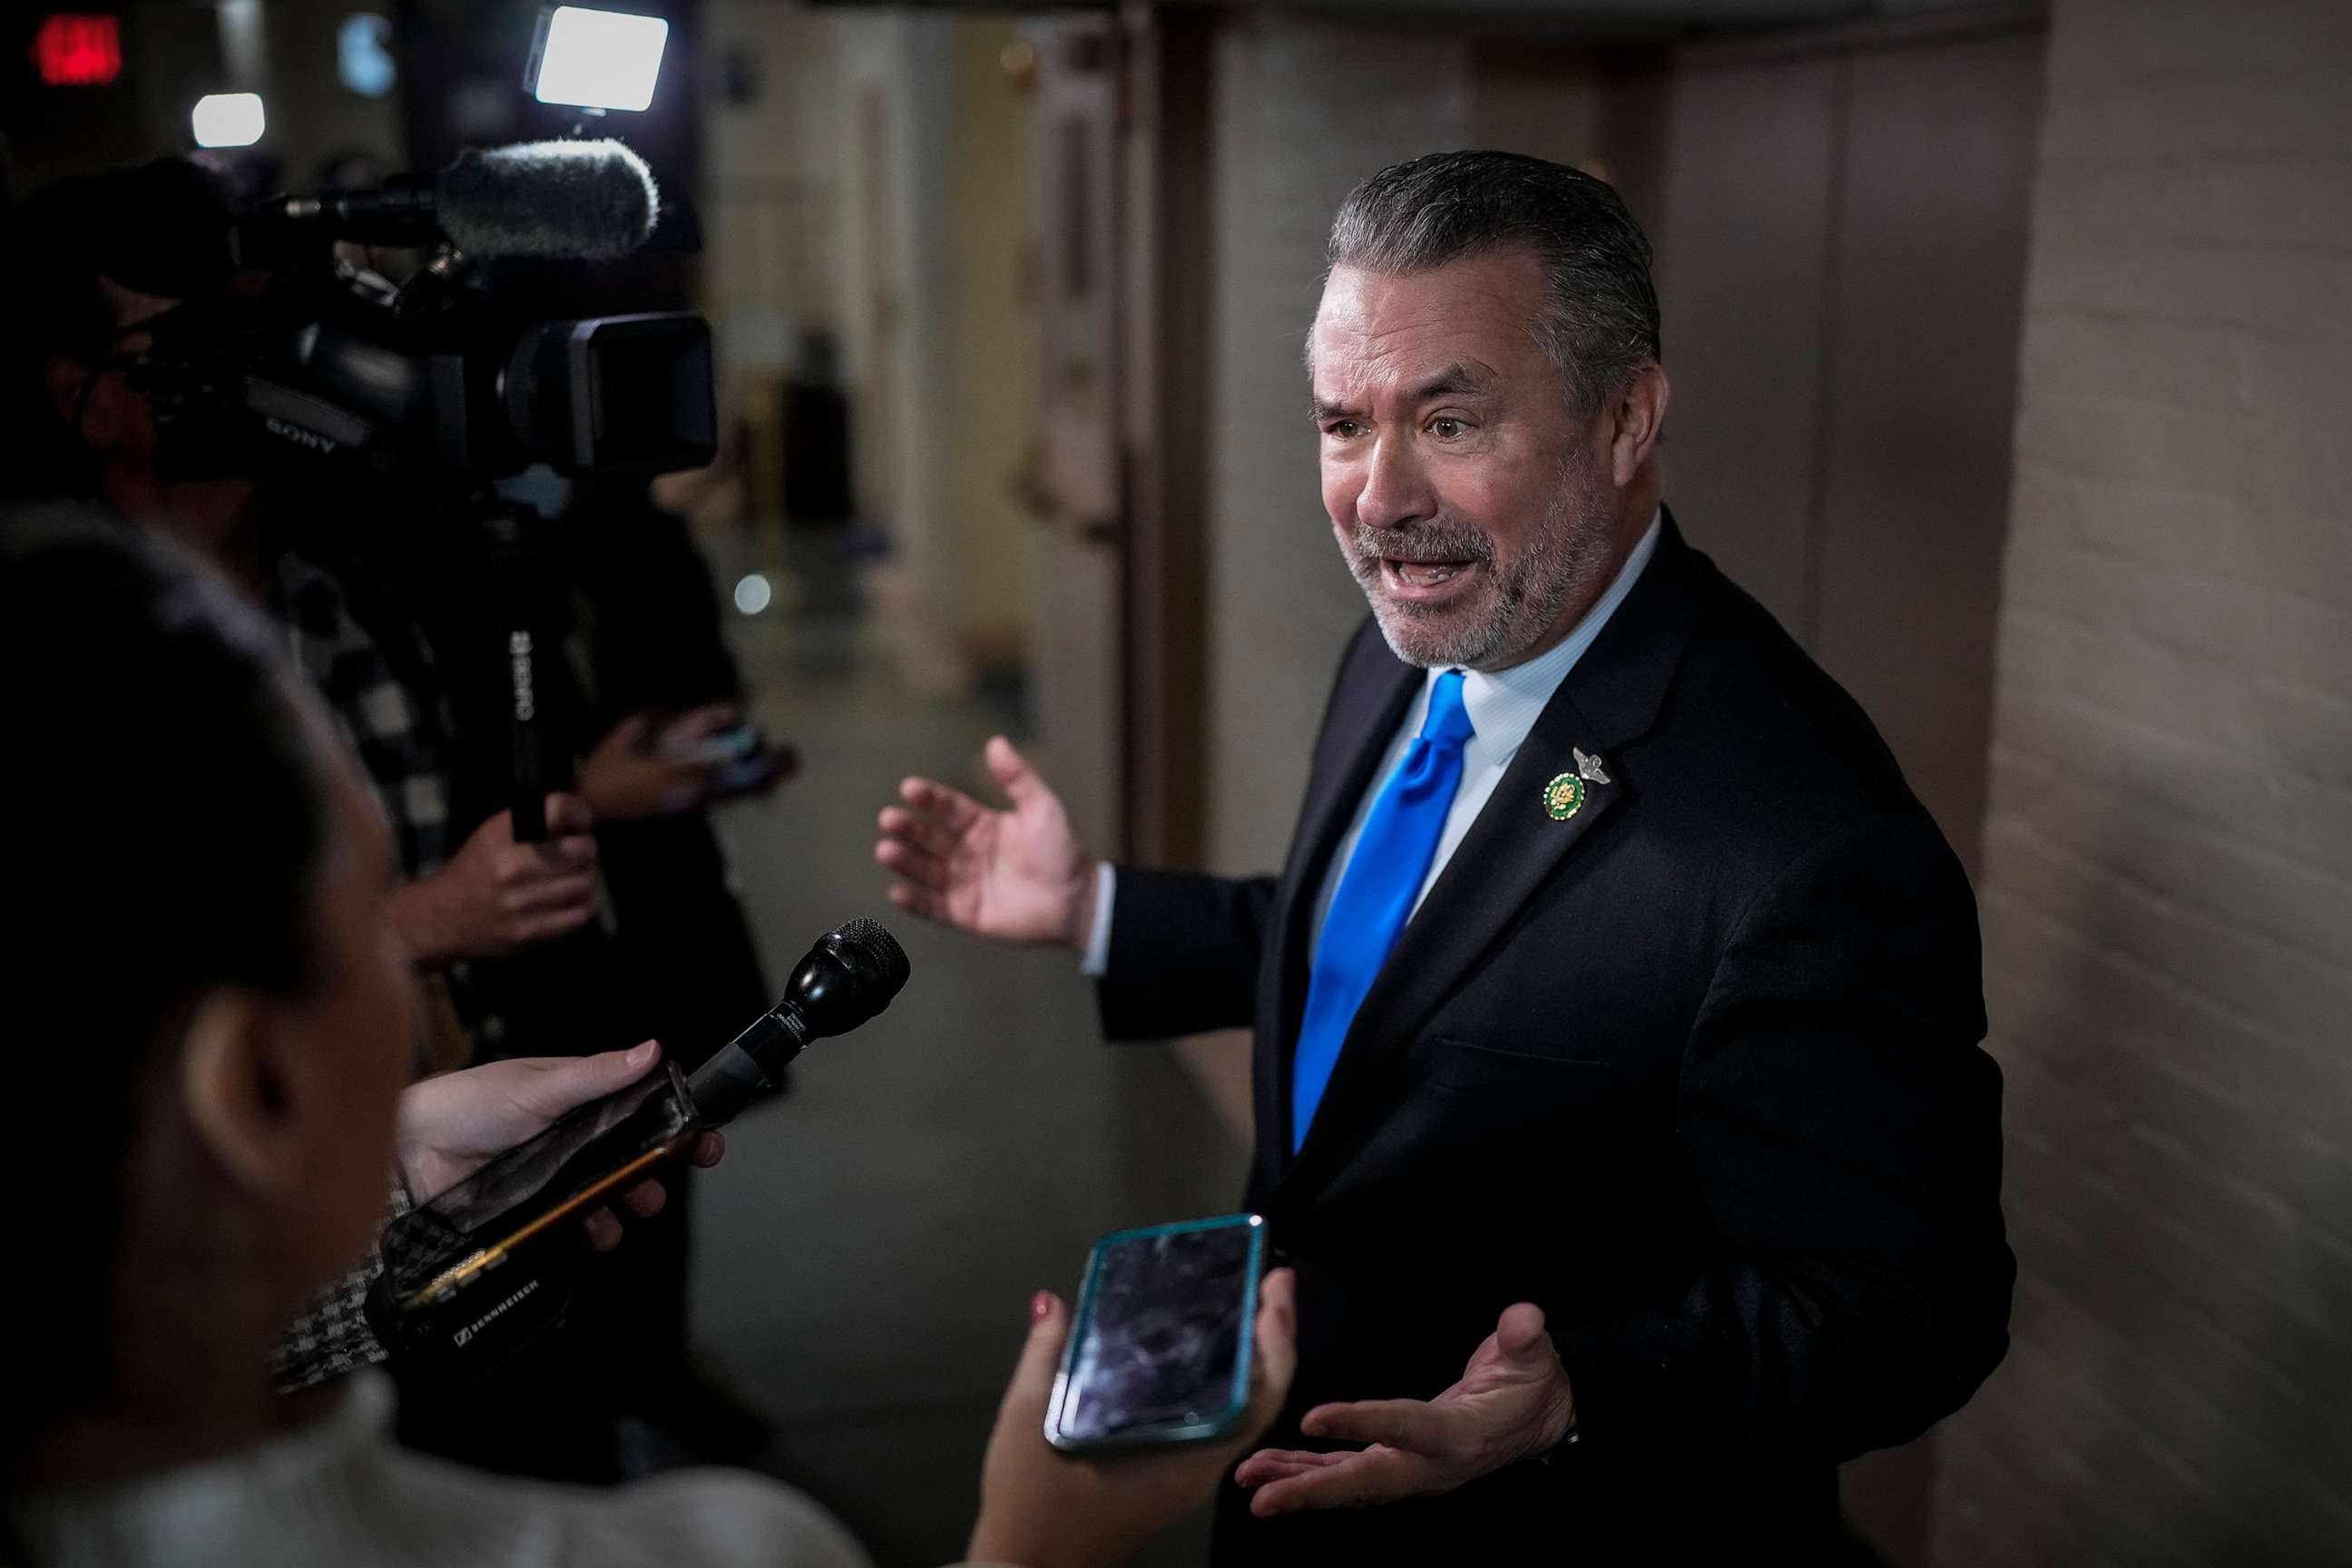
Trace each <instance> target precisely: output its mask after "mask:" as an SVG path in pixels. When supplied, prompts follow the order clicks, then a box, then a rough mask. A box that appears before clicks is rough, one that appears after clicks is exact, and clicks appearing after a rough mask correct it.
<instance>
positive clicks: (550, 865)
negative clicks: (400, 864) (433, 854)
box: [391, 795, 596, 969]
mask: <svg viewBox="0 0 2352 1568" xmlns="http://www.w3.org/2000/svg"><path fill="white" fill-rule="evenodd" d="M592 821H593V816H592V814H591V813H590V811H589V809H588V803H587V802H586V801H584V800H583V799H581V798H580V797H579V796H578V795H549V796H548V797H547V833H548V837H547V839H546V841H545V842H544V843H540V844H518V843H516V842H515V837H514V814H513V813H512V812H506V811H502V812H500V813H499V814H498V815H497V816H493V817H491V818H490V819H489V820H488V822H485V823H483V824H482V825H481V826H479V827H477V828H476V829H474V831H473V833H472V835H471V836H470V837H467V840H466V842H465V843H464V844H463V845H461V846H460V847H458V850H457V854H456V855H454V856H452V857H450V859H449V863H448V864H447V865H446V866H444V867H442V868H440V869H439V870H437V871H436V872H434V873H433V874H432V875H431V876H429V877H420V878H418V879H416V880H415V881H414V882H411V883H409V884H407V885H406V886H405V887H403V888H401V889H398V890H396V891H395V892H394V894H393V896H392V904H391V908H392V923H393V929H394V931H398V932H399V933H400V939H401V941H402V942H405V943H406V944H407V947H408V952H409V955H410V957H411V958H413V959H414V960H415V962H416V963H418V964H419V965H421V966H422V967H424V968H426V969H437V968H439V967H440V966H442V965H443V964H446V963H454V962H455V961H457V960H458V959H461V958H502V957H504V956H506V955H507V954H508V953H510V952H520V951H521V950H522V949H524V948H527V947H532V946H535V945H537V944H538V943H540V942H548V941H551V940H553V939H554V938H556V937H559V936H562V935H565V934H566V933H568V932H571V931H577V930H579V929H580V928H581V927H582V926H583V925H586V924H587V923H588V921H590V920H591V919H593V917H594V915H595V913H596V840H595V839H594V838H593V837H590V835H589V832H588V828H589V825H590V823H591V822H592Z"/></svg>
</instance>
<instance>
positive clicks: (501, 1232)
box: [368, 920, 908, 1376]
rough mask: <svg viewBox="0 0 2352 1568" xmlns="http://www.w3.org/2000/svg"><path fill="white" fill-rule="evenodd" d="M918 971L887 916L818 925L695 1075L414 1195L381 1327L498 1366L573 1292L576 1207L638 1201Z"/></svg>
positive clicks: (377, 1297)
mask: <svg viewBox="0 0 2352 1568" xmlns="http://www.w3.org/2000/svg"><path fill="white" fill-rule="evenodd" d="M907 975H908V964H907V955H906V953H905V952H903V951H902V950H901V949H900V948H899V946H898V942H897V941H896V940H894V939H893V938H892V937H891V935H890V933H889V932H888V931H885V930H883V929H882V927H881V926H880V925H878V924H877V923H876V922H874V921H864V920H860V921H850V922H849V923H848V924H846V925H845V926H842V927H841V928H840V929H838V930H836V931H831V932H828V933H827V934H826V935H824V936H823V937H820V938H819V939H818V940H817V942H816V943H815V945H814V947H812V948H811V949H810V950H809V952H808V954H807V956H806V957H804V958H803V959H802V960H801V962H800V963H799V964H798V965H797V966H796V967H795V968H794V969H793V975H792V979H791V981H790V982H789V983H788V984H786V986H785V988H784V994H783V996H782V999H781V1000H780V1001H778V1002H777V1004H776V1005H775V1006H773V1007H772V1008H771V1009H769V1010H768V1011H767V1012H765V1013H763V1014H761V1016H759V1017H758V1018H756V1019H754V1020H753V1021H752V1022H751V1026H749V1027H748V1028H746V1029H745V1030H744V1031H743V1032H742V1033H741V1034H740V1035H738V1036H737V1037H735V1038H734V1040H733V1041H731V1042H730V1043H729V1044H728V1045H727V1046H726V1047H724V1048H722V1049H721V1050H720V1051H719V1053H718V1054H717V1055H716V1056H714V1057H712V1058H710V1060H709V1062H707V1063H705V1064H704V1065H703V1067H702V1068H701V1069H700V1070H699V1071H698V1072H697V1073H695V1075H694V1077H693V1078H692V1079H688V1078H687V1077H686V1075H685V1074H683V1073H681V1072H680V1071H678V1069H677V1066H676V1065H675V1064H674V1063H667V1062H666V1063H662V1064H660V1065H659V1067H658V1068H656V1069H655V1070H653V1071H651V1072H647V1073H645V1075H644V1076H643V1077H640V1078H635V1079H633V1081H630V1082H629V1084H628V1086H627V1087H626V1088H624V1089H620V1090H618V1091H617V1092H615V1093H612V1094H608V1095H606V1096H604V1097H603V1098H602V1099H598V1100H592V1101H590V1102H589V1103H587V1104H585V1105H580V1106H578V1107H577V1108H576V1109H573V1110H571V1111H570V1112H569V1113H568V1114H566V1115H564V1116H563V1117H562V1119H561V1120H560V1121H555V1122H554V1124H553V1125H552V1126H546V1127H545V1128H544V1130H543V1131H539V1132H538V1133H537V1135H536V1136H533V1137H530V1138H529V1139H528V1141H526V1142H520V1143H519V1144H517V1145H515V1146H514V1147H511V1148H508V1149H506V1150H505V1151H504V1152H500V1153H498V1154H497V1155H495V1156H494V1157H492V1158H490V1159H488V1161H487V1162H486V1163H481V1164H480V1166H479V1168H478V1169H475V1170H472V1171H471V1172H470V1173H464V1174H462V1176H461V1177H460V1179H458V1180H457V1182H456V1184H454V1185H452V1186H450V1187H448V1188H447V1190H446V1191H444V1192H441V1193H439V1194H432V1193H430V1192H417V1193H415V1194H414V1195H415V1196H416V1197H417V1198H418V1199H419V1200H421V1201H420V1202H419V1203H418V1205H417V1206H416V1207H415V1208H413V1209H411V1210H410V1211H409V1212H408V1213H406V1214H404V1215H399V1216H398V1217H397V1218H395V1219H394V1220H393V1222H392V1223H391V1224H390V1225H388V1226H385V1227H384V1231H383V1240H382V1242H381V1244H380V1247H379V1250H380V1252H381V1254H382V1257H383V1273H382V1274H381V1275H380V1276H379V1277H378V1278H377V1279H376V1281H375V1283H374V1284H373V1286H372V1287H371V1289H370V1291H369V1297H368V1317H369V1321H370V1322H371V1323H373V1325H374V1327H375V1330H376V1332H377V1335H378V1337H379V1338H381V1339H383V1342H385V1343H386V1344H387V1345H396V1346H398V1347H400V1348H401V1349H402V1350H403V1351H404V1352H405V1353H407V1354H408V1355H410V1356H411V1357H412V1358H414V1359H416V1360H418V1361H420V1362H423V1363H427V1364H430V1363H435V1362H437V1363H439V1364H441V1365H443V1366H445V1367H446V1369H447V1370H449V1371H450V1372H451V1373H457V1374H460V1375H468V1376H470V1375H478V1374H479V1373H484V1372H487V1371H488V1370H489V1369H490V1368H491V1367H493V1366H495V1365H497V1364H498V1363H499V1362H501V1361H502V1360H503V1359H504V1358H505V1357H506V1356H507V1355H508V1354H509V1353H511V1352H513V1351H514V1350H516V1349H519V1348H520V1346H521V1344H522V1343H524V1342H527V1341H528V1340H530V1338H531V1337H532V1336H533V1335H535V1334H536V1333H537V1332H538V1331H540V1330H541V1329H542V1328H544V1327H545V1326H546V1325H547V1324H548V1323H550V1322H551V1321H553V1320H554V1319H555V1318H556V1317H557V1316H559V1315H561V1313H562V1310H563V1308H564V1305H565V1303H566V1302H567V1301H568V1300H569V1299H570V1294H571V1263H570V1258H569V1254H568V1253H567V1251H566V1249H564V1248H563V1247H561V1246H558V1245H556V1244H555V1243H556V1238H560V1237H563V1236H565V1235H567V1234H569V1233H570V1226H569V1225H568V1224H567V1222H569V1221H572V1220H574V1219H578V1218H584V1217H586V1216H587V1215H591V1214H592V1213H593V1212H594V1211H596V1210H599V1209H601V1208H604V1207H605V1206H606V1205H610V1204H612V1203H613V1202H614V1201H616V1200H619V1201H622V1202H624V1203H625V1202H626V1201H627V1196H628V1194H633V1193H635V1192H637V1191H638V1190H639V1189H640V1187H641V1186H642V1184H644V1183H645V1181H646V1178H647V1177H648V1176H649V1175H652V1174H654V1173H656V1172H658V1171H659V1169H660V1168H661V1167H662V1166H663V1165H664V1164H666V1163H667V1162H669V1161H672V1160H676V1159H679V1158H688V1159H692V1158H694V1157H695V1156H696V1155H697V1154H698V1153H701V1152H707V1151H709V1144H708V1142H706V1140H708V1139H709V1138H711V1137H712V1136H714V1135H715V1131H716V1129H718V1128H719V1127H721V1126H724V1125H725V1124H726V1123H727V1122H729V1121H733V1120H734V1118H735V1117H736V1116H737V1115H738V1114H740V1112H741V1111H742V1110H743V1109H744V1108H745V1107H746V1106H748V1105H750V1104H751V1102H752V1101H753V1100H757V1099H759V1098H761V1096H763V1095H765V1094H767V1093H769V1092H770V1091H771V1090H772V1088H773V1086H774V1083H775V1079H776V1077H777V1076H778V1074H779V1073H780V1072H781V1070H782V1068H783V1066H784V1064H785V1063H787V1062H789V1061H791V1060H792V1059H793V1058H794V1057H796V1056H798V1055H799V1054H800V1053H801V1052H802V1051H803V1050H804V1049H806V1048H807V1047H808V1046H809V1045H811V1044H812V1043H814V1041H817V1040H820V1039H824V1038H828V1037H833V1036H836V1035H844V1034H847V1033H848V1032H849V1031H850V1030H852V1029H855V1028H856V1027H857V1026H859V1025H861V1024H864V1023H865V1022H866V1021H867V1020H868V1019H870V1018H872V1017H873V1016H875V1015H876V1014H877V1013H880V1012H881V1011H882V1010H883V1009H884V1008H885V1007H887V1006H888V1005H890V1000H891V998H892V997H894V996H896V995H897V994H898V990H899V988H900V987H901V986H903V985H905V984H906V983H907ZM625 1066H627V1067H634V1066H635V1064H634V1063H627V1064H625ZM640 1070H642V1069H640ZM526 1120H528V1119H526ZM443 1122H444V1124H445V1132H444V1135H443V1137H442V1142H444V1143H448V1142H453V1140H452V1139H451V1138H450V1137H449V1136H448V1135H447V1134H446V1124H447V1122H448V1118H446V1117H444V1118H443ZM476 1131H481V1130H480V1129H476ZM490 1141H491V1140H490V1139H489V1138H488V1136H487V1135H485V1136H483V1137H482V1138H480V1139H478V1140H475V1141H474V1142H490ZM413 1142H414V1141H413V1140H412V1141H411V1144H412V1150H413ZM455 1142H466V1140H462V1139H461V1140H455ZM438 1153H439V1154H440V1155H441V1156H443V1157H442V1158H441V1159H440V1160H439V1161H438V1162H437V1163H436V1162H432V1161H427V1162H423V1163H422V1164H423V1166H424V1168H426V1169H431V1170H436V1171H438V1172H439V1173H445V1174H456V1173H459V1172H461V1171H463V1170H464V1167H465V1165H466V1163H467V1160H468V1159H469V1158H470V1154H467V1155H459V1154H458V1153H457V1152H455V1151H453V1150H451V1149H449V1148H444V1149H442V1150H440V1151H438ZM698 1163H701V1162H699V1161H698Z"/></svg>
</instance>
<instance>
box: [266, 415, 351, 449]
mask: <svg viewBox="0 0 2352 1568" xmlns="http://www.w3.org/2000/svg"><path fill="white" fill-rule="evenodd" d="M261 423H262V425H263V426H264V427H265V428H267V429H268V432H269V433H270V434H271V435H272V436H275V437H278V439H279V440H281V441H291V442H293V443H294V444H295V445H296V446H298V447H310V450H312V451H313V452H339V451H341V450H342V447H343V444H342V443H341V441H338V440H336V439H335V438H334V437H331V436H321V435H320V434H319V432H317V431H316V430H310V429H305V428H304V427H303V426H299V425H293V424H289V423H288V422H287V421H285V420H283V419H273V418H271V417H269V416H267V415H265V416H263V417H262V421H261Z"/></svg>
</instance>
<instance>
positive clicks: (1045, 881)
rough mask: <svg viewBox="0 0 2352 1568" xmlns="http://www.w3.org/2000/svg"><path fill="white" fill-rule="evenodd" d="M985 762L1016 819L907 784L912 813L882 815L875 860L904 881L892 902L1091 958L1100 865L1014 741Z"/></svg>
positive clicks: (903, 809) (895, 887)
mask: <svg viewBox="0 0 2352 1568" xmlns="http://www.w3.org/2000/svg"><path fill="white" fill-rule="evenodd" d="M985 755H986V759H987V763H988V771H989V773H990V774H991V776H992V777H993V778H994V779H995V780H996V782H997V784H998V785H999V786H1000V787H1001V788H1003V791H1004V794H1005V795H1006V797H1007V798H1008V799H1010V800H1011V801H1012V803H1013V809H1012V810H1010V811H998V810H995V809H993V808H992V807H990V806H986V805H982V804H981V803H980V802H979V801H976V800H974V799H972V798H971V796H970V795H966V794H964V793H963V792H962V791H961V790H960V789H953V788H950V786H948V785H946V784H939V783H936V782H935V781H933V780H930V779H919V778H917V779H908V780H906V781H905V782H904V783H902V784H899V786H898V798H899V799H901V800H903V801H905V802H906V803H907V804H906V805H904V806H897V805H892V806H885V807H884V808H883V811H882V816H881V817H880V826H881V829H882V837H881V838H880V839H879V840H878V841H877V843H876V844H875V846H874V858H876V859H877V860H879V861H880V862H881V863H882V864H883V865H885V866H887V867H888V868H890V869H891V870H893V871H895V872H897V873H898V876H899V878H900V880H899V881H898V882H896V883H893V884H892V885H891V888H890V901H891V902H892V903H894V904H896V905H898V907H899V908H900V909H902V910H911V911H912V912H913V913H915V914H918V915H920V916H922V917H923V919H925V920H927V921H939V922H940V924H941V925H945V926H952V927H954V928H955V929H956V930H958V931H970V932H971V933H972V934H973V935H974V936H985V937H992V938H994V939H995V940H997V941H999V942H1017V943H1021V944H1023V945H1036V944H1045V943H1058V944H1060V945H1061V946H1064V947H1069V948H1075V949H1076V950H1077V951H1079V952H1085V951H1086V945H1087V931H1090V930H1092V929H1093V926H1094V910H1095V866H1096V861H1095V858H1094V857H1092V856H1090V855H1088V854H1087V852H1086V850H1085V848H1084V847H1081V846H1080V845H1079V843H1078V839H1077V835H1076V834H1075V833H1074V832H1072V831H1071V828H1070V817H1069V814H1068V813H1067V812H1066V811H1065V810H1064V809H1063V808H1062V797H1061V796H1059V795H1055V793H1054V791H1053V789H1052V787H1051V786H1049V785H1048V784H1046V783H1045V780H1044V779H1042V778H1040V777H1038V775H1037V773H1036V771H1035V770H1034V769H1033V768H1032V767H1030V765H1029V763H1028V762H1027V760H1026V759H1025V758H1024V757H1023V756H1022V755H1021V753H1020V752H1016V751H1014V750H1013V742H1010V741H1008V740H1006V739H1005V738H1004V737H1003V736H1002V735H998V736H996V737H995V738H994V739H992V740H991V741H990V742H988V749H987V752H986V753H985Z"/></svg>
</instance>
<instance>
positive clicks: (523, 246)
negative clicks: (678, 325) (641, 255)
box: [267, 139, 661, 261]
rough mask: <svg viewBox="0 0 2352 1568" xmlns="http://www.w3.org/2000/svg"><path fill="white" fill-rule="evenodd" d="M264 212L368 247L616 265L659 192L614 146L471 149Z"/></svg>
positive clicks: (651, 218) (651, 214) (648, 229)
mask: <svg viewBox="0 0 2352 1568" xmlns="http://www.w3.org/2000/svg"><path fill="white" fill-rule="evenodd" d="M267 210H268V214H269V216H274V217H278V218H281V219H283V220H285V221H286V222H288V223H289V224H292V225H295V226H298V227H308V226H319V227H323V228H325V229H327V230H329V231H330V232H331V233H332V234H333V235H335V237H338V238H342V239H353V240H358V241H361V242H362V243H365V244H370V245H422V244H429V243H431V242H432V241H433V240H435V239H436V238H440V237H446V238H447V239H448V240H449V242H450V243H451V244H452V245H455V246H456V247H457V248H458V249H459V250H461V251H464V252H466V253H467V255H469V256H480V257H514V258H527V259H540V260H550V261H616V260H618V259H620V258H622V257H625V256H627V255H629V254H630V253H631V252H633V251H635V249H636V248H637V247H639V246H641V245H643V244H645V242H646V237H647V236H649V235H651V234H652V233H653V231H654V223H655V220H656V218H658V217H659V216H660V214H661V191H660V189H659V187H658V186H656V184H655V183H654V174H653V170H652V169H651V168H649V167H647V166H646V161H645V160H644V159H643V158H641V157H639V156H638V155H637V154H636V153H633V152H631V151H630V150H629V149H628V148H627V147H625V146H623V145H622V144H621V143H620V142H615V141H612V140H610V139H606V140H602V141H593V142H516V143H515V144H513V145H512V146H508V147H491V148H473V147H469V148H467V150H466V151H464V152H462V153H458V154H457V157H456V158H455V159H454V160H452V161H451V162H450V163H449V165H448V166H447V167H446V168H445V169H443V170H442V171H441V173H440V174H437V175H436V176H434V177H433V178H432V179H431V180H429V181H417V180H404V181H396V182H391V183H388V184H385V185H384V187H383V189H381V190H374V191H327V192H323V193H321V194H320V195H314V196H286V197H282V198H279V199H278V200H277V201H275V202H273V203H272V204H270V205H269V207H268V209H267Z"/></svg>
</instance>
